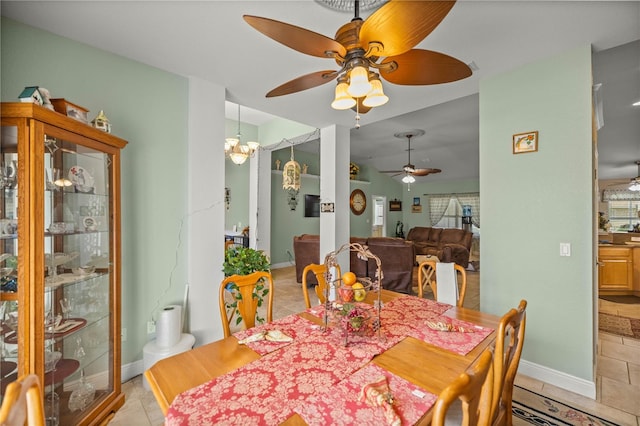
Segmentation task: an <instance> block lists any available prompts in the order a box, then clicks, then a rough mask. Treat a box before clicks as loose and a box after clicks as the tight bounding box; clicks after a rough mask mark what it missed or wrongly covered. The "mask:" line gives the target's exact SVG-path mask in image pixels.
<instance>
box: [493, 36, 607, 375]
mask: <svg viewBox="0 0 640 426" xmlns="http://www.w3.org/2000/svg"><path fill="white" fill-rule="evenodd" d="M591 86H592V79H591V50H590V46H583V47H580V48H578V49H575V50H572V51H569V52H566V53H564V54H561V55H558V56H556V57H553V58H550V59H547V60H543V61H539V62H536V63H533V64H530V65H527V66H524V67H522V68H520V69H517V70H514V71H512V72H508V73H505V74H502V75H499V76H495V77H492V78H488V79H486V80H484V81H482V82H481V84H480V197H481V207H480V211H481V221H482V238H481V240H480V244H481V253H483V257H482V268H481V269H480V281H481V283H482V289H481V292H480V306H481V309H482V310H483V311H486V312H491V313H494V314H498V315H502V314H504V313H505V312H507V310H508V309H509V308H511V307H515V306H517V305H518V303H519V301H520V299H527V300H528V302H529V306H528V308H527V331H526V339H525V344H524V353H523V359H525V360H527V361H529V362H532V363H535V364H538V365H540V366H545V367H548V368H550V369H552V370H557V371H560V372H563V373H566V374H568V375H572V376H574V377H577V378H582V379H584V380H585V381H586V382H595V380H594V377H593V362H594V354H593V350H594V341H593V324H594V318H593V306H594V289H593V282H594V280H593V270H594V253H593V251H594V249H593V239H594V233H595V227H594V219H593V218H594V215H593V195H592V185H593V178H592V173H593V169H594V163H593V160H592V134H591V93H592V92H591ZM533 130H537V131H539V150H538V152H534V153H527V154H519V155H514V154H513V153H512V135H513V134H515V133H522V132H528V131H533ZM561 242H564V243H570V244H571V256H570V257H560V256H559V251H560V250H559V244H560V243H561Z"/></svg>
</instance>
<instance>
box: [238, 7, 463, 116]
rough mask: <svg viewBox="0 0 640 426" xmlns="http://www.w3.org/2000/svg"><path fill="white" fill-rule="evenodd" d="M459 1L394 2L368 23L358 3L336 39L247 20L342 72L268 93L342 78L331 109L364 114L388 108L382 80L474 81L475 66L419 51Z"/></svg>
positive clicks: (313, 75)
mask: <svg viewBox="0 0 640 426" xmlns="http://www.w3.org/2000/svg"><path fill="white" fill-rule="evenodd" d="M454 4H455V0H446V1H400V0H389V1H388V2H387V3H385V4H384V5H382V6H381V7H380V8H379V9H378V10H376V11H375V12H374V13H372V14H371V15H370V16H369V17H368V18H367V19H366V20H362V18H360V16H359V1H357V0H356V1H355V2H354V11H355V13H354V15H355V16H354V18H353V19H352V20H351V21H350V22H348V23H346V24H344V25H343V26H342V27H340V28H338V30H337V32H336V35H335V38H333V39H332V38H329V37H326V36H324V35H322V34H318V33H316V32H313V31H310V30H308V29H305V28H301V27H297V26H295V25H291V24H287V23H284V22H280V21H276V20H273V19H269V18H262V17H259V16H251V15H244V16H243V18H244V20H245V21H246V22H247V23H248V24H249V25H251V26H252V27H253V28H255V29H256V30H258V31H260V32H261V33H262V34H264V35H266V36H267V37H269V38H271V39H273V40H275V41H277V42H279V43H281V44H284V45H285V46H288V47H290V48H291V49H294V50H297V51H298V52H301V53H304V54H307V55H311V56H316V57H320V58H331V59H333V60H335V62H336V64H337V65H338V67H339V69H338V70H324V71H316V72H313V73H310V74H306V75H303V76H300V77H297V78H295V79H293V80H290V81H288V82H286V83H284V84H282V85H280V86H278V87H276V88H275V89H272V90H271V91H269V92H268V93H267V95H266V96H267V97H268V98H270V97H275V96H283V95H289V94H292V93H296V92H300V91H303V90H307V89H311V88H314V87H317V86H320V85H322V84H325V83H328V82H330V81H332V80H334V79H337V80H338V84H337V86H336V89H335V97H334V100H333V102H332V104H331V106H332V107H333V108H335V109H340V110H343V109H349V108H352V109H355V110H356V113H357V114H360V113H362V114H364V113H366V112H367V111H369V110H370V109H371V108H374V107H377V106H381V105H384V104H385V103H386V102H387V101H388V100H389V98H388V97H387V96H386V95H385V94H384V91H383V88H382V82H381V81H380V78H383V79H385V80H386V81H388V82H390V83H394V84H401V85H430V84H440V83H449V82H453V81H457V80H461V79H463V78H467V77H469V76H470V75H471V74H472V72H471V68H469V66H467V64H465V63H464V62H462V61H460V60H458V59H455V58H453V57H451V56H449V55H446V54H444V53H439V52H434V51H430V50H423V49H414V46H416V45H417V44H418V43H420V42H421V41H422V40H423V39H424V38H425V37H427V36H428V35H429V34H430V33H431V32H432V31H433V30H434V29H435V28H436V27H437V26H438V25H439V24H440V22H442V20H443V19H444V18H445V17H446V16H447V14H448V13H449V11H450V10H451V8H452V7H453V6H454Z"/></svg>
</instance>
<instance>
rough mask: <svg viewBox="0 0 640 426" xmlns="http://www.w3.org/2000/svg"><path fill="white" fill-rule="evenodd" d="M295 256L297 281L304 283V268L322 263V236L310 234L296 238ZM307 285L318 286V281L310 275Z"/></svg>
mask: <svg viewBox="0 0 640 426" xmlns="http://www.w3.org/2000/svg"><path fill="white" fill-rule="evenodd" d="M293 255H294V257H295V262H296V281H297V282H299V283H302V271H303V270H304V268H305V267H306V266H307V265H309V264H311V263H316V264H319V263H320V236H319V235H310V234H302V235H297V236H294V237H293ZM323 261H324V259H323ZM307 283H308V284H318V280H317V279H316V276H315V275H314V274H309V276H308V277H307Z"/></svg>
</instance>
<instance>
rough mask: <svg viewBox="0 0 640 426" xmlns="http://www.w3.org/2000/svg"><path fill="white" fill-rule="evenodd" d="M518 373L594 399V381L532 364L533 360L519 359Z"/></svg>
mask: <svg viewBox="0 0 640 426" xmlns="http://www.w3.org/2000/svg"><path fill="white" fill-rule="evenodd" d="M518 373H521V374H524V375H525V376H529V377H532V378H534V379H538V380H540V381H543V382H545V383H549V384H551V385H554V386H558V387H559V388H562V389H566V390H568V391H570V392H573V393H577V394H579V395H582V396H586V397H587V398H591V399H593V400H595V399H596V384H595V382H590V381H588V380H585V379H581V378H579V377H575V376H571V375H569V374H567V373H563V372H561V371H558V370H554V369H552V368H549V367H544V366H542V365H538V364H534V363H533V362H529V361H527V360H524V359H521V360H520V365H519V366H518Z"/></svg>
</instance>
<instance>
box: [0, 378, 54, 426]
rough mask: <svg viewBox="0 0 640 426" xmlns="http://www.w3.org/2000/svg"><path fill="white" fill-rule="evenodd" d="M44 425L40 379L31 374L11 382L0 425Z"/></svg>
mask: <svg viewBox="0 0 640 426" xmlns="http://www.w3.org/2000/svg"><path fill="white" fill-rule="evenodd" d="M25 420H27V424H28V425H29V426H44V406H43V404H42V393H41V390H40V380H39V379H38V376H36V375H35V374H30V375H28V376H24V377H21V378H19V379H18V380H16V381H15V382H12V383H9V385H8V386H7V389H6V391H5V394H4V399H3V400H2V407H0V425H3V426H4V425H7V426H13V425H19V426H22V425H24V424H25Z"/></svg>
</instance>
